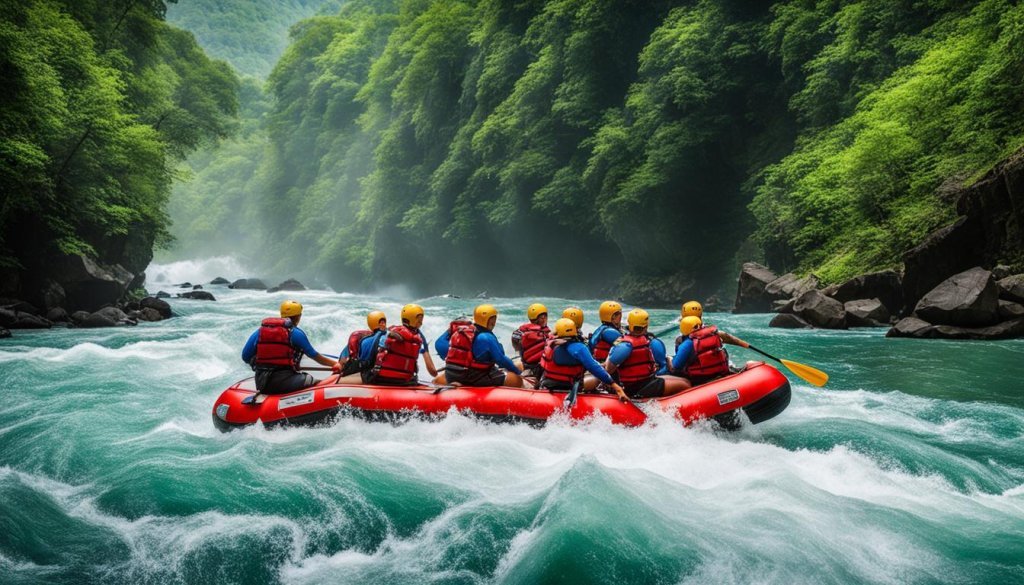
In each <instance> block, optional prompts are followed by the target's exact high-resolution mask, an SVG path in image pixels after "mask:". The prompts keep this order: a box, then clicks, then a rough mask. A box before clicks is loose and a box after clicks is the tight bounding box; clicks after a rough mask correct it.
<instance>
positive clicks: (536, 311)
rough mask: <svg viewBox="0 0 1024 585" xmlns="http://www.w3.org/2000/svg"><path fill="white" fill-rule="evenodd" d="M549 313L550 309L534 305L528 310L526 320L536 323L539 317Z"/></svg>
mask: <svg viewBox="0 0 1024 585" xmlns="http://www.w3.org/2000/svg"><path fill="white" fill-rule="evenodd" d="M547 312H548V308H547V307H545V306H544V305H542V304H540V303H533V304H532V305H530V307H529V308H528V309H526V318H527V319H529V320H530V321H535V320H536V319H537V317H540V316H541V315H543V314H545V313H547Z"/></svg>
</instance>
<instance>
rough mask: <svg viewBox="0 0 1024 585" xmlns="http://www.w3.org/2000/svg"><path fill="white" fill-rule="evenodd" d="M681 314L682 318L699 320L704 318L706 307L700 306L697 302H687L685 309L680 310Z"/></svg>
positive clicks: (684, 304) (684, 305)
mask: <svg viewBox="0 0 1024 585" xmlns="http://www.w3.org/2000/svg"><path fill="white" fill-rule="evenodd" d="M679 314H680V316H682V317H697V318H698V319H703V318H704V307H702V306H700V303H698V302H697V301H687V302H685V303H683V308H682V309H680V310H679Z"/></svg>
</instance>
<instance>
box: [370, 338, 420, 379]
mask: <svg viewBox="0 0 1024 585" xmlns="http://www.w3.org/2000/svg"><path fill="white" fill-rule="evenodd" d="M422 347H423V337H422V336H421V335H420V332H419V331H418V330H416V329H413V328H412V327H408V326H406V325H395V326H393V327H391V328H389V329H388V336H387V341H385V342H384V347H382V348H380V349H379V350H377V362H376V364H375V365H374V366H373V372H374V377H375V378H376V379H380V380H386V381H395V382H411V381H413V380H415V379H416V374H417V372H418V371H419V359H420V348H422Z"/></svg>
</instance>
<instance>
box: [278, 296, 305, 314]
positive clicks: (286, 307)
mask: <svg viewBox="0 0 1024 585" xmlns="http://www.w3.org/2000/svg"><path fill="white" fill-rule="evenodd" d="M301 314H302V305H301V304H300V303H299V302H298V301H291V300H288V301H285V302H283V303H281V316H282V317H297V316H299V315H301Z"/></svg>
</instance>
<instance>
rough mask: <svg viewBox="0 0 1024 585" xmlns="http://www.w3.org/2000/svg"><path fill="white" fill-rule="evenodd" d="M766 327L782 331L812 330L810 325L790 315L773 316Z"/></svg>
mask: <svg viewBox="0 0 1024 585" xmlns="http://www.w3.org/2000/svg"><path fill="white" fill-rule="evenodd" d="M768 326H769V327H779V328H782V329H813V326H812V325H811V324H810V323H808V322H807V321H804V320H803V319H802V318H800V317H799V316H797V315H794V314H792V313H779V314H778V315H775V316H774V317H772V320H771V321H770V322H769V323H768Z"/></svg>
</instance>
